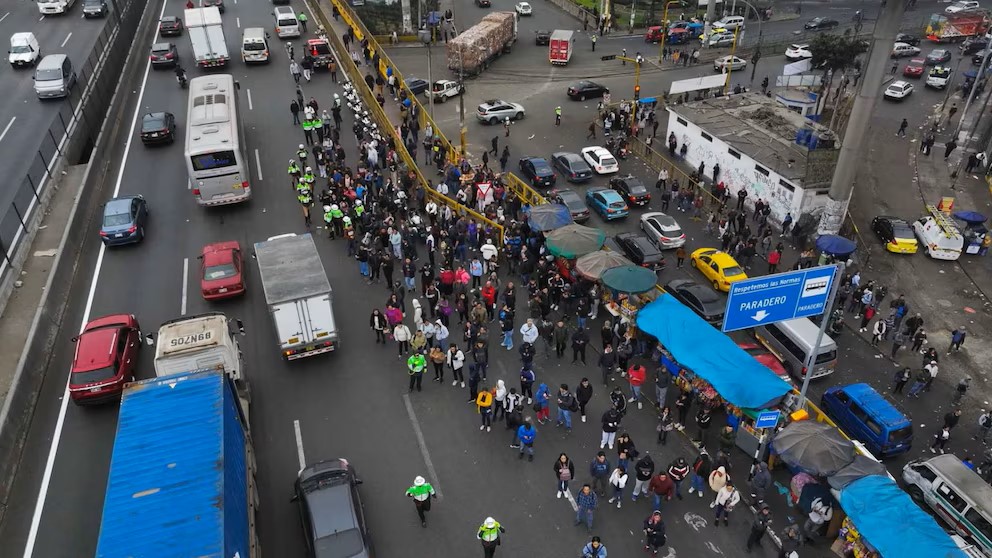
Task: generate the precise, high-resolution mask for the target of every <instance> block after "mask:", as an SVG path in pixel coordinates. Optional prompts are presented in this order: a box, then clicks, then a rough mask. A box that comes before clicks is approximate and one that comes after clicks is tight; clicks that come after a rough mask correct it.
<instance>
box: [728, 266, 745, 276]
mask: <svg viewBox="0 0 992 558" xmlns="http://www.w3.org/2000/svg"><path fill="white" fill-rule="evenodd" d="M743 273H744V270H743V269H741V268H740V266H737V265H732V266H730V267H725V268H723V276H724V277H733V276H735V275H741V274H743Z"/></svg>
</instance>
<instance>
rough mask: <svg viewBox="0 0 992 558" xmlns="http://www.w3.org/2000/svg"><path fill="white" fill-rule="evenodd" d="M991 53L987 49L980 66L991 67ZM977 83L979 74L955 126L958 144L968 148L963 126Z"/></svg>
mask: <svg viewBox="0 0 992 558" xmlns="http://www.w3.org/2000/svg"><path fill="white" fill-rule="evenodd" d="M989 55H992V50H986V51H985V57H984V58H982V65H981V66H979V68H988V67H989V66H988V64H989ZM962 58H963V57H962ZM958 69H961V63H960V62H958ZM977 85H978V76H977V75H976V76H975V81H974V83H972V85H971V92H969V93H968V100H967V101H965V102H964V109H962V110H961V118H958V126H957V128H954V137H955V138H956V139H957V140H958V145H962V146H964V147H966V148H967V146H965V145H964V142H963V140H964V136H961V126H962V125H963V124H964V116H965V115H966V114H968V108H969V107H971V103H972V101H974V100H975V92H976V91H978V87H977ZM947 88H948V89H950V84H948V87H947ZM944 104H945V105H946V104H947V101H944ZM975 125H976V126H977V125H978V121H977V120H976V121H975ZM959 136H960V137H959Z"/></svg>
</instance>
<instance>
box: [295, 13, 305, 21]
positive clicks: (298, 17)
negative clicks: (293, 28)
mask: <svg viewBox="0 0 992 558" xmlns="http://www.w3.org/2000/svg"><path fill="white" fill-rule="evenodd" d="M296 19H298V20H299V21H302V22H304V23H306V21H307V14H305V13H303V12H300V13H298V14H296Z"/></svg>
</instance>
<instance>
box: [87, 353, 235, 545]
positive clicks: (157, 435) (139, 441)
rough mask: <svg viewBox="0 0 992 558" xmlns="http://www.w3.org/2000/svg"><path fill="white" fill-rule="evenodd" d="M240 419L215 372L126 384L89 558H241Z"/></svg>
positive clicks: (221, 376)
mask: <svg viewBox="0 0 992 558" xmlns="http://www.w3.org/2000/svg"><path fill="white" fill-rule="evenodd" d="M238 421H239V415H238V412H237V408H236V406H235V398H234V394H233V393H232V391H231V389H230V388H229V384H228V380H227V378H226V377H225V375H224V374H223V373H222V372H215V371H201V372H194V373H190V374H177V375H174V376H169V377H165V378H156V379H152V380H145V381H141V382H136V383H134V384H131V385H130V386H128V387H127V389H125V391H124V397H123V400H122V402H121V411H120V418H119V421H118V426H117V438H116V441H115V443H114V453H113V458H112V461H111V469H110V479H109V482H108V486H107V494H106V497H105V500H104V509H103V521H102V525H101V528H100V539H99V542H98V543H97V552H96V555H97V556H98V557H101V558H116V557H121V558H124V557H155V558H164V557H177V558H178V557H183V558H189V557H207V556H216V557H218V558H220V557H224V558H228V557H230V556H233V555H234V553H235V552H240V553H241V556H247V555H248V554H247V544H248V533H247V531H246V526H247V523H248V515H247V514H248V511H247V507H248V504H247V498H248V496H247V476H246V471H245V454H244V448H245V446H244V432H243V431H242V430H241V428H240V426H239V422H238ZM225 446H226V447H225ZM238 448H240V454H239V451H238ZM225 465H226V467H225ZM225 477H226V478H227V480H226V481H225ZM225 517H227V518H230V519H228V520H226V522H225ZM225 527H226V529H225Z"/></svg>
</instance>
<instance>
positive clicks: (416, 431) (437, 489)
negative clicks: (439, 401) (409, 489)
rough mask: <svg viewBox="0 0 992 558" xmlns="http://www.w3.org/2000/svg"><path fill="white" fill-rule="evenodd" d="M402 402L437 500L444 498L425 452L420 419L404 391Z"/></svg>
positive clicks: (431, 463) (429, 457)
mask: <svg viewBox="0 0 992 558" xmlns="http://www.w3.org/2000/svg"><path fill="white" fill-rule="evenodd" d="M403 404H404V405H406V414H407V415H408V416H409V417H410V424H412V425H413V433H414V434H415V435H416V436H417V445H418V446H420V455H421V456H423V458H424V465H426V466H427V475H428V476H429V477H430V478H431V486H433V487H434V492H436V493H437V499H438V501H441V500H444V494H441V481H440V480H438V478H437V470H436V469H434V462H433V461H431V454H430V453H428V452H427V442H425V441H424V431H423V430H421V428H420V421H419V420H417V415H416V414H415V413H414V412H413V403H411V402H410V396H409V395H408V394H406V393H404V394H403Z"/></svg>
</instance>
